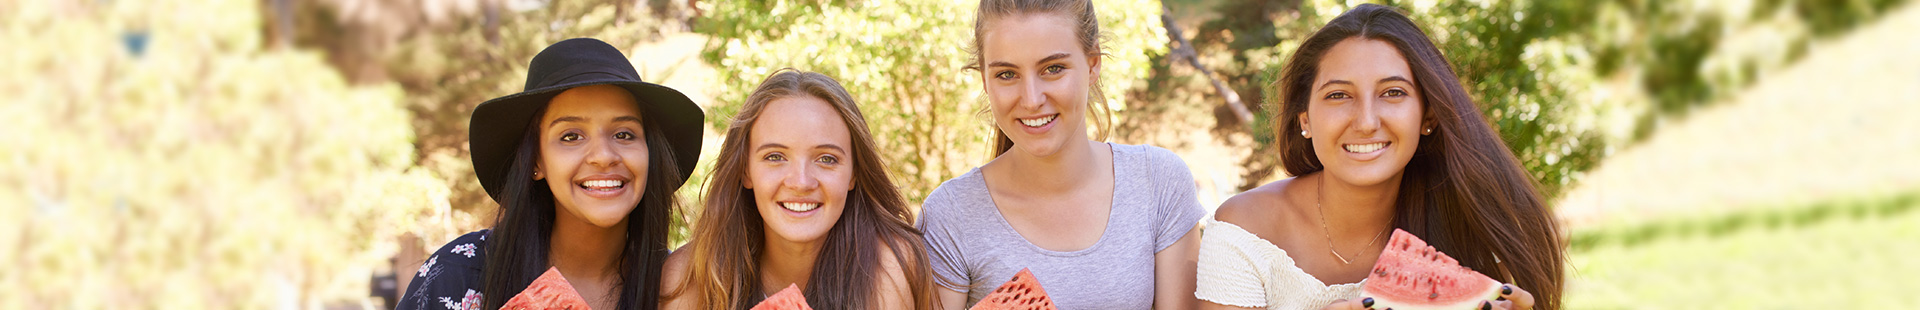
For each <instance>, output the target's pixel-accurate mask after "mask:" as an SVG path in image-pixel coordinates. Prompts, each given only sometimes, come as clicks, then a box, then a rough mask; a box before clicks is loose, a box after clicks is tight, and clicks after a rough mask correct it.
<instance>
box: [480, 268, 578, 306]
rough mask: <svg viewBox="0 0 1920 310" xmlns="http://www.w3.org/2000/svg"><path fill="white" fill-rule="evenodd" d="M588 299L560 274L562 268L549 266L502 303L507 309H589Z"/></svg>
mask: <svg viewBox="0 0 1920 310" xmlns="http://www.w3.org/2000/svg"><path fill="white" fill-rule="evenodd" d="M588 308H589V307H587V299H586V298H582V297H580V291H575V290H574V289H573V284H571V283H567V277H566V276H563V275H560V268H558V267H547V272H546V273H542V274H540V278H537V279H534V280H533V284H528V285H527V288H526V289H524V290H521V291H520V294H518V295H513V298H510V299H507V304H505V305H501V306H500V309H505V310H588Z"/></svg>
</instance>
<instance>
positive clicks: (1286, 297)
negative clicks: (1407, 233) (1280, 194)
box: [1193, 218, 1366, 310]
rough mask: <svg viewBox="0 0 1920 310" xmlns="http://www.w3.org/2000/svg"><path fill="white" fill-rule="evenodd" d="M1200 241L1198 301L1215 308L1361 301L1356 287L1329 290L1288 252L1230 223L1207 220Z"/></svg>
mask: <svg viewBox="0 0 1920 310" xmlns="http://www.w3.org/2000/svg"><path fill="white" fill-rule="evenodd" d="M1206 223H1207V224H1206V228H1205V229H1206V230H1204V231H1203V232H1202V235H1201V237H1200V269H1199V276H1198V280H1199V283H1198V284H1199V287H1198V288H1197V289H1196V290H1195V291H1194V292H1193V296H1194V297H1198V298H1200V300H1205V301H1210V302H1213V303H1217V304H1222V305H1228V306H1236V307H1250V308H1262V307H1264V308H1266V309H1269V310H1278V309H1289V310H1291V309H1320V308H1321V307H1326V306H1327V304H1331V303H1333V301H1334V300H1339V299H1353V298H1359V297H1360V283H1366V281H1365V280H1361V281H1360V282H1356V283H1347V284H1334V285H1332V286H1328V285H1327V284H1326V283H1323V282H1320V279H1318V278H1314V277H1313V275H1310V274H1307V272H1306V271H1305V270H1300V267H1299V266H1295V265H1294V263H1293V257H1289V256H1287V251H1286V250H1281V249H1280V247H1278V246H1274V245H1273V243H1272V242H1267V240H1266V239H1260V237H1259V236H1255V235H1253V233H1251V232H1247V230H1246V229H1243V228H1240V226H1235V225H1233V224H1231V223H1227V222H1221V221H1216V220H1214V219H1212V218H1208V219H1207V220H1206Z"/></svg>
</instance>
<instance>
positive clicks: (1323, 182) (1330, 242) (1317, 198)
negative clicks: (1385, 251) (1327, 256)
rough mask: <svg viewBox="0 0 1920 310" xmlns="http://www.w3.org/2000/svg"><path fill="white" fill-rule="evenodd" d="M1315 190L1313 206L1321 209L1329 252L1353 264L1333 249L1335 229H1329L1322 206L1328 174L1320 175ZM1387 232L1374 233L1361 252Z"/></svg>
mask: <svg viewBox="0 0 1920 310" xmlns="http://www.w3.org/2000/svg"><path fill="white" fill-rule="evenodd" d="M1314 190H1315V191H1316V192H1317V194H1315V195H1316V196H1314V197H1313V207H1314V208H1315V209H1319V210H1320V233H1322V234H1325V236H1327V253H1333V258H1338V259H1340V264H1342V265H1352V264H1353V261H1352V260H1348V259H1347V256H1346V255H1340V251H1335V250H1334V249H1333V231H1332V230H1329V229H1327V208H1326V207H1324V206H1321V204H1322V202H1325V201H1326V196H1327V176H1326V175H1321V176H1320V185H1319V187H1318V188H1315V189H1314ZM1387 223H1393V219H1392V218H1388V219H1387ZM1388 226H1389V227H1391V226H1392V225H1391V224H1389V225H1388ZM1386 233H1387V231H1385V230H1381V231H1380V232H1378V233H1374V234H1373V240H1370V241H1367V245H1366V246H1362V247H1360V250H1361V251H1363V252H1360V254H1366V252H1364V251H1366V249H1367V248H1372V247H1373V244H1374V243H1375V242H1380V235H1384V234H1386ZM1355 258H1358V257H1355Z"/></svg>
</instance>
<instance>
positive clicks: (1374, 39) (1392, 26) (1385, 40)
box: [1194, 4, 1565, 309]
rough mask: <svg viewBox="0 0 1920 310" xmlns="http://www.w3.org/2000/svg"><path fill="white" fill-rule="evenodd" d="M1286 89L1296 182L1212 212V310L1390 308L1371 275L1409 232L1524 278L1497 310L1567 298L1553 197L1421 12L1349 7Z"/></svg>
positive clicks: (1503, 274)
mask: <svg viewBox="0 0 1920 310" xmlns="http://www.w3.org/2000/svg"><path fill="white" fill-rule="evenodd" d="M1275 84H1276V85H1275V86H1276V87H1277V88H1278V89H1277V90H1276V91H1279V92H1280V94H1281V97H1280V100H1278V101H1279V102H1280V105H1279V106H1277V107H1275V108H1272V109H1268V110H1269V111H1278V112H1277V114H1275V115H1274V120H1275V122H1274V124H1275V126H1276V127H1277V128H1275V130H1277V131H1279V133H1280V134H1279V135H1276V136H1277V139H1278V141H1275V142H1274V143H1275V146H1276V148H1277V149H1278V150H1279V154H1277V155H1278V156H1281V161H1282V163H1283V165H1284V167H1285V168H1286V171H1287V172H1288V173H1289V174H1291V175H1294V176H1295V177H1293V178H1288V179H1285V180H1280V181H1276V182H1273V183H1269V184H1266V185H1263V186H1260V187H1258V188H1255V189H1253V190H1249V191H1247V192H1245V193H1241V194H1239V195H1236V196H1234V197H1233V198H1231V199H1228V200H1227V201H1226V202H1225V203H1224V204H1222V205H1221V206H1220V208H1219V210H1218V211H1216V213H1215V215H1214V220H1209V221H1206V226H1205V230H1204V232H1203V235H1202V237H1201V242H1200V254H1199V267H1198V275H1197V279H1196V280H1197V284H1198V287H1197V290H1196V291H1195V292H1194V296H1195V297H1198V298H1199V299H1201V300H1202V301H1204V302H1203V307H1205V308H1216V309H1239V308H1265V309H1360V308H1366V307H1369V306H1374V305H1373V304H1372V303H1371V300H1367V299H1362V298H1359V295H1360V291H1361V287H1362V286H1363V285H1364V284H1363V283H1362V282H1363V280H1364V279H1366V278H1367V275H1368V273H1369V272H1370V271H1371V269H1372V266H1373V263H1374V260H1375V258H1376V257H1378V256H1379V253H1380V251H1381V250H1382V249H1384V248H1385V246H1386V245H1385V244H1386V243H1387V242H1386V240H1385V239H1386V238H1387V235H1389V233H1388V231H1391V230H1393V229H1395V228H1400V229H1405V230H1407V231H1408V232H1410V233H1412V234H1414V235H1415V236H1419V237H1420V238H1422V239H1424V240H1426V241H1428V242H1429V243H1430V244H1432V245H1433V246H1434V247H1435V248H1437V249H1439V250H1440V251H1442V252H1446V253H1447V254H1449V255H1451V256H1453V257H1455V258H1457V259H1459V261H1460V263H1461V265H1463V266H1466V267H1468V268H1472V269H1473V270H1477V271H1480V272H1482V273H1486V274H1487V275H1488V276H1491V277H1494V278H1495V279H1499V280H1502V281H1506V282H1510V283H1509V284H1508V285H1506V286H1505V288H1506V290H1505V291H1506V292H1507V293H1506V294H1503V295H1502V296H1501V297H1500V299H1499V300H1497V301H1493V302H1488V303H1484V304H1482V305H1481V306H1480V307H1481V308H1483V309H1494V308H1498V309H1531V308H1533V307H1535V306H1539V307H1540V308H1545V309H1558V308H1559V305H1560V302H1559V301H1560V292H1561V289H1562V288H1563V283H1564V282H1563V281H1564V278H1565V275H1564V273H1563V267H1562V266H1563V261H1564V260H1565V254H1564V247H1563V246H1562V245H1561V243H1560V241H1559V238H1558V237H1557V235H1556V233H1557V229H1556V228H1555V227H1554V226H1555V223H1554V221H1553V217H1552V215H1551V213H1549V210H1547V208H1546V203H1545V202H1544V201H1543V199H1542V198H1541V196H1540V195H1539V194H1538V193H1537V192H1536V191H1535V190H1534V185H1533V183H1532V179H1530V178H1529V177H1528V174H1527V172H1526V170H1525V169H1524V168H1522V167H1521V166H1520V163H1519V161H1518V160H1516V159H1514V157H1513V155H1512V153H1511V152H1509V151H1508V150H1507V148H1506V146H1505V144H1504V143H1503V142H1501V140H1500V137H1499V135H1498V134H1496V133H1495V131H1494V128H1492V127H1491V126H1489V125H1488V123H1487V122H1486V120H1485V119H1484V118H1483V117H1482V116H1481V115H1480V114H1479V109H1478V108H1476V107H1475V106H1474V103H1473V101H1472V98H1471V97H1470V96H1469V95H1468V94H1467V91H1466V89H1465V88H1464V87H1462V85H1461V83H1460V80H1459V78H1458V77H1456V76H1455V75H1454V73H1453V69H1452V68H1451V66H1449V65H1448V63H1447V61H1446V59H1445V58H1442V57H1441V54H1440V51H1439V50H1438V49H1437V48H1435V47H1434V45H1433V42H1432V41H1431V40H1429V39H1428V38H1427V36H1426V34H1425V33H1424V32H1422V31H1421V30H1420V29H1419V28H1418V27H1417V26H1415V24H1414V23H1413V22H1412V21H1411V20H1409V19H1407V17H1406V16H1405V15H1403V14H1401V13H1399V12H1398V11H1395V10H1394V9H1392V8H1389V7H1385V6H1380V5H1373V4H1363V5H1360V6H1358V7H1355V8H1354V9H1353V10H1351V11H1348V12H1346V13H1345V14H1342V15H1340V16H1339V17H1337V18H1334V19H1333V20H1332V21H1330V22H1328V23H1327V26H1326V27H1324V28H1322V29H1321V30H1319V31H1318V32H1315V33H1314V35H1313V36H1312V37H1309V38H1308V39H1307V40H1306V41H1304V42H1303V43H1301V45H1300V47H1299V49H1298V50H1297V51H1296V52H1295V53H1294V55H1293V57H1291V58H1290V60H1289V62H1288V63H1287V65H1286V67H1285V69H1284V71H1283V73H1282V76H1281V78H1280V80H1279V81H1278V82H1276V83H1275ZM1296 134H1297V135H1296ZM1522 287H1524V288H1527V289H1532V290H1533V291H1531V292H1529V291H1528V290H1523V289H1521V288H1522Z"/></svg>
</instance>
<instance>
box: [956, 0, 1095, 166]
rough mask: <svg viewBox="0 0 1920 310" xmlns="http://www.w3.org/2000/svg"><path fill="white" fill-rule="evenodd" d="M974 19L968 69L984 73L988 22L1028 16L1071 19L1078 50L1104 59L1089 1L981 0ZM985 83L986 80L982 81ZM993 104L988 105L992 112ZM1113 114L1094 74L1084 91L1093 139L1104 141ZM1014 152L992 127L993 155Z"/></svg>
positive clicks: (1010, 143)
mask: <svg viewBox="0 0 1920 310" xmlns="http://www.w3.org/2000/svg"><path fill="white" fill-rule="evenodd" d="M974 14H975V15H974V18H973V62H972V63H970V64H968V65H967V69H970V70H974V71H980V72H981V74H985V73H986V70H984V68H986V66H987V64H986V58H983V57H981V56H980V52H981V51H982V47H981V45H983V44H985V43H986V42H985V40H986V37H985V36H986V33H985V32H986V31H987V23H989V22H993V21H994V20H997V19H1000V18H1005V17H1011V16H1019V15H1028V14H1059V15H1060V16H1062V17H1067V18H1069V19H1071V20H1073V24H1074V25H1073V34H1074V35H1073V41H1074V43H1077V44H1080V50H1081V51H1082V52H1086V53H1087V55H1088V56H1091V57H1102V56H1106V53H1105V52H1103V50H1101V49H1100V19H1099V17H1097V16H1095V15H1094V14H1093V1H1092V0H982V1H980V9H979V10H977V11H976V12H975V13H974ZM982 80H985V79H982ZM992 106H993V105H991V104H989V105H987V108H988V109H992V108H993V107H992ZM1112 113H1113V112H1112V111H1109V110H1107V96H1105V95H1104V94H1103V92H1102V91H1101V90H1100V75H1098V74H1095V75H1094V79H1093V85H1091V87H1088V88H1087V115H1086V116H1087V118H1088V119H1092V120H1093V126H1094V130H1095V131H1094V137H1093V139H1094V140H1106V139H1107V132H1108V131H1111V130H1112V129H1113V121H1112V119H1110V118H1109V117H1110V116H1111V114H1112ZM1010 149H1013V139H1009V138H1007V133H1006V132H1004V131H1001V130H1000V127H998V126H996V127H994V128H993V156H1000V154H1006V153H1007V150H1010Z"/></svg>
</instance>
